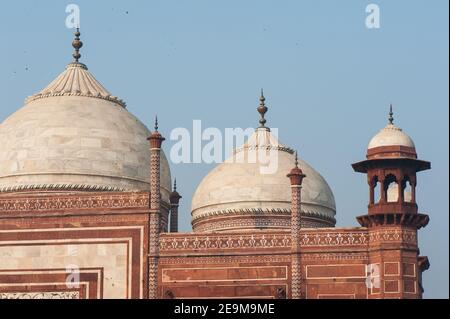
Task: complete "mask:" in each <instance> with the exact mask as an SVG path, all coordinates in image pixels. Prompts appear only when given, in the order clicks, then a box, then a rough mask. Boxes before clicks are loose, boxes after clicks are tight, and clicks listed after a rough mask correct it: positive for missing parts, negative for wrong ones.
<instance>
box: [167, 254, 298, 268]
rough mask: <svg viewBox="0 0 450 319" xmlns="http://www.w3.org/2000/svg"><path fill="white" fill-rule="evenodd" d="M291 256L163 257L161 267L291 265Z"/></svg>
mask: <svg viewBox="0 0 450 319" xmlns="http://www.w3.org/2000/svg"><path fill="white" fill-rule="evenodd" d="M290 262H291V256H290V254H289V255H262V256H261V255H259V256H221V257H209V256H205V257H161V259H160V260H159V264H160V265H193V266H196V265H210V264H229V263H243V264H244V263H249V264H255V263H286V264H288V263H290Z"/></svg>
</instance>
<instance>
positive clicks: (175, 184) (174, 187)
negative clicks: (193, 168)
mask: <svg viewBox="0 0 450 319" xmlns="http://www.w3.org/2000/svg"><path fill="white" fill-rule="evenodd" d="M173 190H174V192H176V191H177V179H176V178H175V180H174V182H173Z"/></svg>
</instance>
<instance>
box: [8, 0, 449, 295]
mask: <svg viewBox="0 0 450 319" xmlns="http://www.w3.org/2000/svg"><path fill="white" fill-rule="evenodd" d="M69 3H76V4H78V5H79V6H80V7H81V28H82V40H83V42H84V44H85V46H84V48H83V49H82V55H83V57H82V61H83V62H84V63H86V64H87V65H88V67H89V68H90V70H91V71H92V72H93V74H94V75H95V76H96V77H97V79H98V80H100V81H101V82H102V83H103V84H104V86H105V87H106V88H108V89H109V90H110V91H111V92H112V93H113V94H114V95H117V96H119V97H120V98H123V99H124V100H125V101H126V102H127V104H128V109H129V111H131V112H132V113H133V114H135V115H136V116H137V117H139V118H140V119H141V120H142V121H143V122H144V123H146V124H147V125H148V126H150V127H151V126H152V121H153V118H154V115H155V114H156V113H158V115H159V118H160V128H161V131H162V132H163V133H164V134H165V135H166V136H168V135H169V133H170V130H171V129H172V128H175V127H186V128H190V127H191V126H192V120H193V119H201V120H202V121H203V125H204V126H205V127H209V126H212V127H218V128H220V129H223V128H225V127H243V128H246V127H249V126H254V125H256V124H257V119H258V117H257V113H256V111H255V108H256V106H257V104H258V95H259V89H260V88H261V87H264V88H265V92H266V97H267V103H268V106H269V107H270V110H269V113H268V114H267V118H268V125H269V126H272V127H277V128H279V135H280V138H281V140H282V141H283V142H284V143H285V144H287V145H289V146H291V147H292V148H295V149H298V150H299V152H300V155H301V157H302V158H303V159H304V160H306V161H307V162H309V163H310V164H311V165H312V166H313V167H315V168H316V169H317V170H318V171H319V172H320V173H321V174H322V175H323V176H324V177H325V178H326V179H327V181H328V183H329V184H330V186H331V188H332V189H333V191H334V194H335V197H336V202H337V220H338V226H357V222H356V220H355V216H357V215H362V214H364V213H365V212H366V209H367V206H366V205H367V197H368V189H367V183H366V179H365V176H364V175H360V174H356V173H354V172H353V171H352V169H351V166H350V164H351V163H353V162H356V161H359V160H362V159H364V156H365V150H366V146H367V143H368V141H369V139H370V138H371V137H372V136H373V135H374V134H375V133H376V132H377V131H378V130H379V129H380V128H381V127H383V126H384V125H385V124H386V118H387V112H388V105H389V103H393V104H394V108H395V118H396V124H397V125H399V126H400V127H402V128H403V129H404V130H405V131H406V132H407V133H408V134H409V135H411V136H412V138H413V139H414V141H415V143H416V146H417V150H418V153H419V157H420V158H422V159H425V160H429V161H431V162H432V170H431V171H426V172H423V173H420V175H419V176H418V194H417V198H418V203H419V209H420V211H421V212H425V213H427V214H429V215H430V218H431V221H430V224H429V225H428V226H427V227H426V228H425V229H422V230H420V232H419V240H420V247H421V254H422V255H427V256H429V258H430V262H431V268H430V269H429V270H428V271H427V272H425V274H424V284H425V297H427V298H432V297H447V298H448V286H449V278H448V270H449V264H448V260H449V247H448V243H449V232H448V227H449V222H448V215H449V197H448V194H449V182H448V176H449V171H448V167H449V149H448V142H449V141H448V133H449V122H448V115H449V114H448V113H449V96H448V85H449V83H448V82H449V81H448V68H449V65H448V54H449V52H448V1H447V0H434V1H400V0H397V1H379V0H377V1H375V0H373V1H356V0H355V1H332V0H329V1H318V0H314V1H312V0H311V1H274V0H272V1H267V0H252V1H250V0H247V1H239V0H228V1H211V0H191V1H168V0H164V1H163V0H161V1H136V0H134V1H133V0H129V1H71V2H69V1H61V0H51V1H50V0H46V1H19V0H16V1H2V2H1V4H0V6H1V8H0V38H1V41H0V54H1V59H0V70H1V72H0V88H1V89H0V90H1V97H2V105H1V107H0V121H2V120H3V119H5V118H6V117H7V116H8V115H9V114H11V113H12V112H14V111H15V110H17V109H18V108H19V107H20V106H22V105H23V100H24V98H25V97H26V96H28V95H31V94H33V93H36V92H37V91H39V90H40V89H42V88H43V87H44V86H46V85H47V84H48V83H49V82H50V81H51V80H53V78H54V77H55V76H56V75H58V74H59V73H60V72H62V71H63V69H64V67H65V65H66V64H67V63H68V62H69V61H71V53H72V48H71V46H70V43H71V41H72V31H70V30H68V29H66V27H65V18H66V13H65V7H66V5H67V4H69ZM369 3H376V4H378V5H379V6H380V9H381V28H380V29H377V30H369V29H367V28H366V27H365V17H366V13H365V7H366V5H367V4H369ZM171 143H173V142H170V141H169V142H167V143H166V149H167V150H168V149H169V147H170V146H171ZM212 167H213V166H210V165H205V164H189V165H186V164H184V165H173V164H172V165H171V169H172V175H173V176H176V177H177V179H178V181H179V190H180V192H181V193H182V195H183V197H184V198H183V200H182V206H181V229H182V230H185V231H188V230H190V204H191V203H190V198H191V197H192V195H193V193H194V191H195V188H196V187H197V185H198V184H199V183H200V181H201V179H202V178H203V176H205V174H207V172H208V171H209V170H210V169H211V168H212Z"/></svg>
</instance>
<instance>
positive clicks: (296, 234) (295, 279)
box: [287, 153, 305, 299]
mask: <svg viewBox="0 0 450 319" xmlns="http://www.w3.org/2000/svg"><path fill="white" fill-rule="evenodd" d="M287 177H288V178H289V179H290V181H291V198H292V199H291V258H292V261H291V274H292V282H291V298H292V299H301V298H303V294H302V283H303V272H302V265H301V247H300V246H301V244H300V229H301V200H302V198H301V193H302V192H301V190H302V181H303V178H304V177H305V175H304V174H303V172H302V170H301V169H300V168H299V167H298V159H297V153H295V167H294V168H293V169H292V170H291V172H290V173H289V174H288V175H287Z"/></svg>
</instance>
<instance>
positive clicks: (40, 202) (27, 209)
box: [0, 192, 149, 216]
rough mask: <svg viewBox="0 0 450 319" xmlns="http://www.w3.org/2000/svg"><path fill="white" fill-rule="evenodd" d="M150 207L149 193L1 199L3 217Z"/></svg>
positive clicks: (0, 206) (5, 197) (0, 207)
mask: <svg viewBox="0 0 450 319" xmlns="http://www.w3.org/2000/svg"><path fill="white" fill-rule="evenodd" d="M148 207H149V193H145V192H139V193H115V194H109V193H105V194H92V195H85V194H83V195H80V194H76V195H61V194H59V195H58V196H56V195H55V196H51V195H50V194H47V195H44V196H38V195H34V196H27V197H20V196H14V195H12V196H2V197H0V212H1V215H4V216H8V215H9V214H12V213H36V212H39V213H44V212H54V211H71V210H77V211H81V210H93V209H129V208H136V209H143V208H148Z"/></svg>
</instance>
